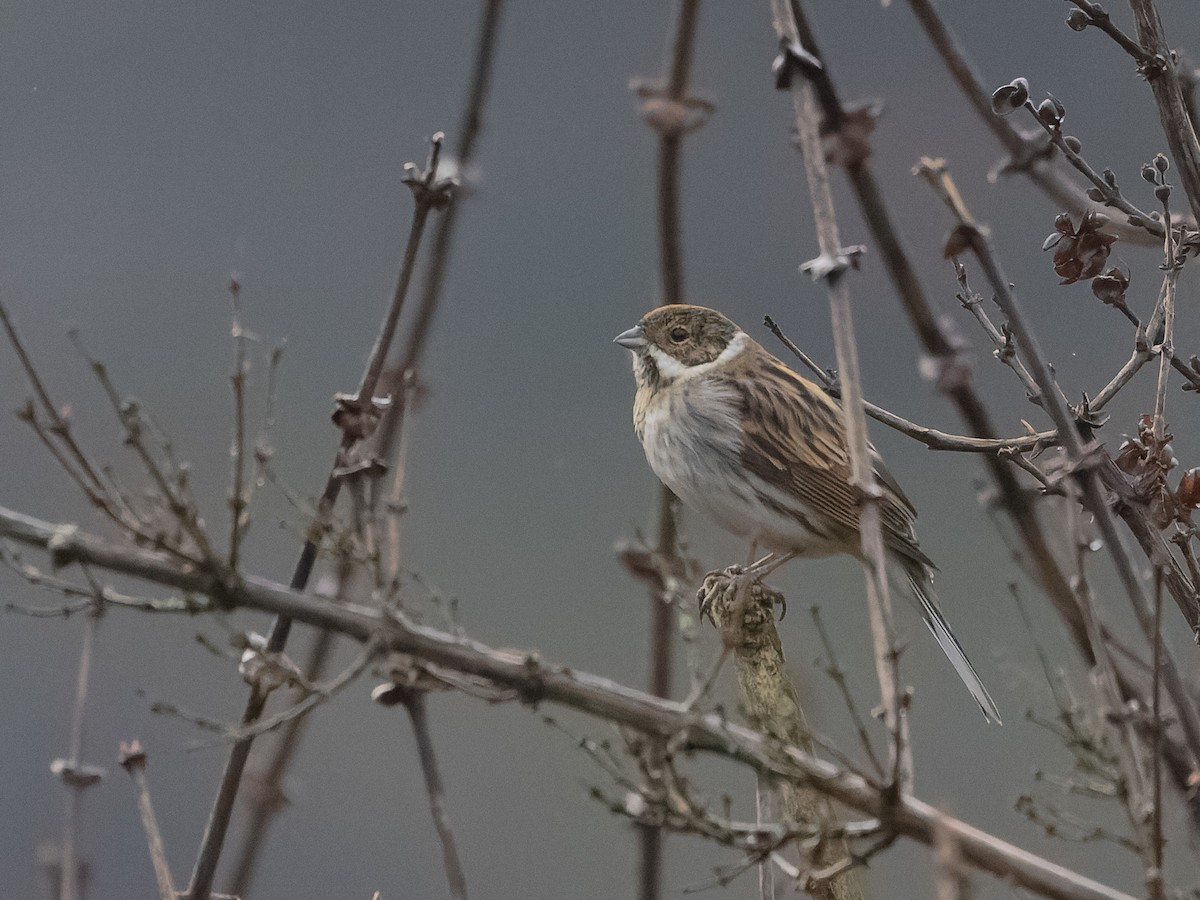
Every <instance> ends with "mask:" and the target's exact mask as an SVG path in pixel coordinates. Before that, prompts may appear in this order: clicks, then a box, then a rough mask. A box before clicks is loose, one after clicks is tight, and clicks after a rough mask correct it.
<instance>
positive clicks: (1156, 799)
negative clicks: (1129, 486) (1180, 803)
mask: <svg viewBox="0 0 1200 900" xmlns="http://www.w3.org/2000/svg"><path fill="white" fill-rule="evenodd" d="M1162 592H1163V571H1162V568H1161V567H1156V568H1155V570H1154V670H1153V673H1152V677H1153V682H1152V684H1151V687H1150V711H1151V715H1152V716H1153V722H1152V724H1151V727H1152V728H1153V731H1152V732H1151V734H1150V740H1151V741H1152V742H1153V743H1152V748H1153V754H1152V763H1151V769H1150V779H1151V784H1150V788H1151V804H1152V805H1151V809H1150V865H1149V866H1148V867H1147V869H1146V894H1147V896H1148V897H1149V898H1150V900H1162V898H1163V843H1164V841H1163V820H1162V814H1163V797H1162V753H1161V747H1162V729H1163V720H1162Z"/></svg>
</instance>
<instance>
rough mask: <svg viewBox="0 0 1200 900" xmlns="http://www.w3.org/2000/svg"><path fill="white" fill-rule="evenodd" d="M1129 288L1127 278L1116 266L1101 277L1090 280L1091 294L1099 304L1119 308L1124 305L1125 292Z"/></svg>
mask: <svg viewBox="0 0 1200 900" xmlns="http://www.w3.org/2000/svg"><path fill="white" fill-rule="evenodd" d="M1128 288H1129V276H1128V275H1126V274H1125V273H1124V272H1122V271H1121V270H1120V269H1119V268H1117V267H1116V266H1113V267H1112V268H1111V269H1109V270H1108V271H1107V272H1105V273H1104V274H1103V275H1097V276H1096V277H1095V278H1093V279H1092V293H1093V294H1095V295H1096V299H1097V300H1099V301H1100V302H1101V303H1107V304H1108V305H1109V306H1115V307H1117V308H1121V307H1123V306H1124V305H1125V291H1126V290H1128Z"/></svg>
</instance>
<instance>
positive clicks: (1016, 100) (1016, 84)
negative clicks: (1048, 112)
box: [992, 78, 1029, 116]
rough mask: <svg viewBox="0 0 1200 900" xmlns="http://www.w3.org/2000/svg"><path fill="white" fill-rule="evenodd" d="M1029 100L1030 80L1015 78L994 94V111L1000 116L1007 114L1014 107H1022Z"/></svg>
mask: <svg viewBox="0 0 1200 900" xmlns="http://www.w3.org/2000/svg"><path fill="white" fill-rule="evenodd" d="M1028 100H1029V82H1028V81H1026V80H1025V79H1024V78H1014V79H1013V80H1012V81H1010V82H1009V83H1008V84H1006V85H1004V87H1002V88H998V89H997V90H996V92H995V93H994V94H992V112H994V113H995V114H996V115H998V116H1006V115H1008V114H1009V113H1010V112H1012V111H1013V110H1014V109H1020V108H1021V107H1022V106H1024V105H1025V103H1026V102H1027V101H1028Z"/></svg>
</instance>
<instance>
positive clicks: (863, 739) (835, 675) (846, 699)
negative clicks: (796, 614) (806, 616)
mask: <svg viewBox="0 0 1200 900" xmlns="http://www.w3.org/2000/svg"><path fill="white" fill-rule="evenodd" d="M809 613H810V614H811V615H812V620H813V624H814V625H815V626H816V627H817V635H818V636H819V637H820V638H821V646H822V647H824V648H825V655H826V656H827V657H828V658H829V661H828V663H827V664H826V665H825V667H824V669H825V674H826V675H828V676H829V678H830V680H832V681H833V683H834V684H836V685H837V689H838V693H840V694H841V695H842V702H843V703H844V704H845V705H846V710H847V711H848V712H849V713H850V719H851V721H853V722H854V730H855V731H856V732H858V742H859V744H860V745H861V746H862V748H863V752H864V753H866V754H867V759H868V761H869V762H870V763H871V768H872V769H874V770H875V774H876V775H878V776H879V777H880V778H884V777H886V775H885V773H884V770H883V763H882V762H880V761H879V757H878V756H876V755H875V747H874V745H873V744H872V743H871V735H870V732H868V731H867V723H866V722H865V721H864V720H863V717H862V715H861V714H860V713H859V711H858V704H856V703H855V702H854V696H853V695H852V694H851V693H850V686H849V684H848V683H847V682H846V673H845V672H844V671H843V670H842V668H841V666H839V665H838V661H837V654H836V653H835V652H834V649H833V641H832V640H830V637H829V633H828V632H827V631H826V630H825V623H824V622H822V621H821V609H820V607H818V606H815V605H814V606H813V607H812V608H811V609H810V610H809Z"/></svg>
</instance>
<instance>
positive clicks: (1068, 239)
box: [1043, 212, 1117, 284]
mask: <svg viewBox="0 0 1200 900" xmlns="http://www.w3.org/2000/svg"><path fill="white" fill-rule="evenodd" d="M1107 223H1108V216H1106V215H1103V214H1102V213H1097V212H1089V213H1085V214H1084V217H1083V219H1082V220H1081V221H1080V223H1079V227H1078V228H1075V227H1074V226H1073V225H1072V224H1071V217H1070V216H1069V215H1067V214H1066V213H1060V214H1059V215H1058V216H1057V217H1056V218H1055V220H1054V229H1055V231H1056V232H1057V233H1058V234H1057V236H1055V235H1051V236H1050V237H1048V238H1047V239H1046V241H1045V242H1044V244H1043V249H1049V248H1051V247H1054V248H1056V249H1055V252H1054V271H1055V273H1056V274H1057V275H1058V276H1059V277H1060V278H1062V284H1074V283H1075V282H1076V281H1081V280H1083V279H1085V278H1095V277H1096V276H1097V275H1099V274H1100V273H1101V272H1102V271H1103V270H1104V264H1105V263H1106V262H1108V255H1109V253H1110V251H1111V248H1112V245H1113V243H1114V242H1115V241H1116V240H1117V238H1116V235H1112V234H1104V233H1102V232H1101V231H1100V228H1102V227H1103V226H1104V225H1106V224H1107Z"/></svg>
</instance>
